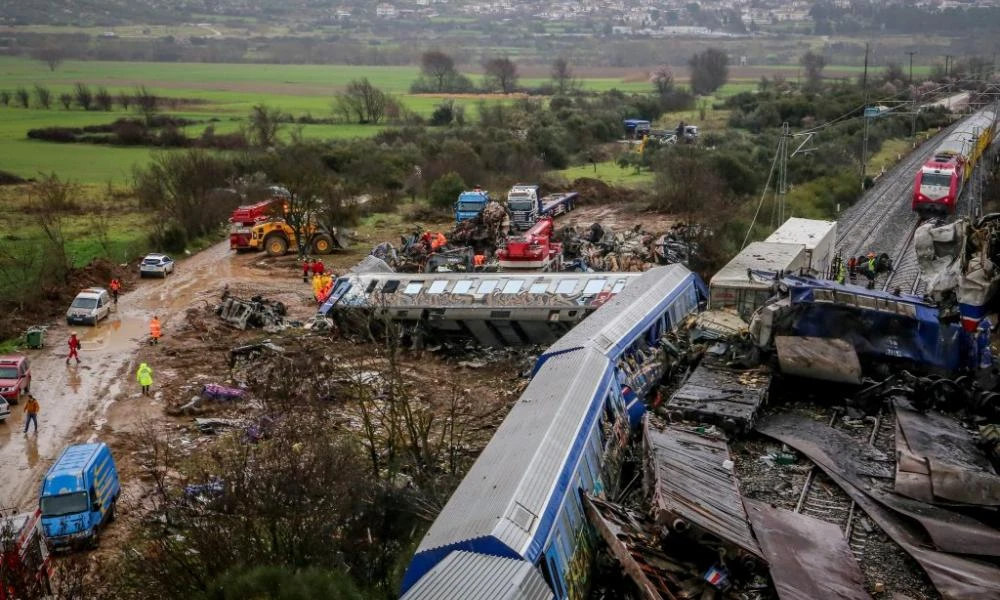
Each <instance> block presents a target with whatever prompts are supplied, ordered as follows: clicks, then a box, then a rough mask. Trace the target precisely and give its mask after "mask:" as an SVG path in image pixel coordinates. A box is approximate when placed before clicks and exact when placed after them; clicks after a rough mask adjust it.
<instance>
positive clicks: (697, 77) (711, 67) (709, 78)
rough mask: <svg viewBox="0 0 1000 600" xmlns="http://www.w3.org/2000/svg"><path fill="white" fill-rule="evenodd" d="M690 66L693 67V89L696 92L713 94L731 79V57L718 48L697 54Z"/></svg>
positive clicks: (689, 62) (692, 58) (689, 63)
mask: <svg viewBox="0 0 1000 600" xmlns="http://www.w3.org/2000/svg"><path fill="white" fill-rule="evenodd" d="M688 66H690V68H691V91H693V92H694V93H695V94H701V95H705V94H711V93H712V92H714V91H715V90H717V89H719V88H720V87H722V86H723V85H725V83H726V81H727V80H728V79H729V57H728V56H727V55H726V53H725V52H724V51H722V50H719V49H718V48H709V49H707V50H705V51H704V52H701V53H698V54H695V55H694V56H692V57H691V60H689V61H688Z"/></svg>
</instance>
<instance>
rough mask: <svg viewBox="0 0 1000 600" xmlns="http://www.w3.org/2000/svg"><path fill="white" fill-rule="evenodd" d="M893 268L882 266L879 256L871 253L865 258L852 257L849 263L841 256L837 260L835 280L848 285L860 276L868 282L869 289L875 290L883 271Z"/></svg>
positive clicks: (848, 260)
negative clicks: (877, 280)
mask: <svg viewBox="0 0 1000 600" xmlns="http://www.w3.org/2000/svg"><path fill="white" fill-rule="evenodd" d="M888 269H891V267H886V268H884V266H883V265H882V264H880V262H879V259H878V255H877V254H875V253H874V252H869V253H868V254H866V255H864V256H859V257H857V258H855V257H853V256H852V257H850V258H848V259H847V261H844V260H842V259H841V258H840V257H839V256H838V257H837V259H836V266H835V269H834V278H835V279H836V281H837V283H841V284H843V283H846V282H847V281H850V282H851V283H854V281H855V279H856V277H857V276H858V274H861V275H863V276H864V277H865V278H866V279H867V280H868V286H867V287H868V289H870V290H871V289H875V279H876V278H877V277H878V274H879V272H880V271H881V270H888Z"/></svg>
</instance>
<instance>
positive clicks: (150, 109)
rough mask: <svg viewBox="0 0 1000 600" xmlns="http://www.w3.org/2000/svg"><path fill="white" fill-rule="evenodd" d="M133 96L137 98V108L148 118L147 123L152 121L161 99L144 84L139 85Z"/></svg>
mask: <svg viewBox="0 0 1000 600" xmlns="http://www.w3.org/2000/svg"><path fill="white" fill-rule="evenodd" d="M132 97H133V98H134V99H135V107H136V109H137V110H138V111H139V113H140V114H141V115H142V116H143V117H144V118H145V119H146V124H147V125H149V124H150V123H152V122H153V117H155V116H156V111H157V110H158V109H159V104H160V99H159V98H157V97H156V94H154V93H153V92H151V91H149V90H148V89H146V86H144V85H140V86H137V87H136V88H135V94H134V95H133V96H132Z"/></svg>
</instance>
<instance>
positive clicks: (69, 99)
mask: <svg viewBox="0 0 1000 600" xmlns="http://www.w3.org/2000/svg"><path fill="white" fill-rule="evenodd" d="M59 103H60V104H62V105H63V108H65V109H66V110H69V109H70V107H71V106H73V94H70V93H68V92H63V93H61V94H59Z"/></svg>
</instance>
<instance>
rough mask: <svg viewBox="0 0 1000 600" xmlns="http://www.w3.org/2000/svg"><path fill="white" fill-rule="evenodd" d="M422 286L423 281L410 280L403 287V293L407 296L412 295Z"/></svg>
mask: <svg viewBox="0 0 1000 600" xmlns="http://www.w3.org/2000/svg"><path fill="white" fill-rule="evenodd" d="M422 287H424V282H423V281H411V282H410V283H408V284H406V287H405V288H403V293H404V294H406V295H408V296H412V295H413V294H416V293H418V292H419V291H420V288H422Z"/></svg>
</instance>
